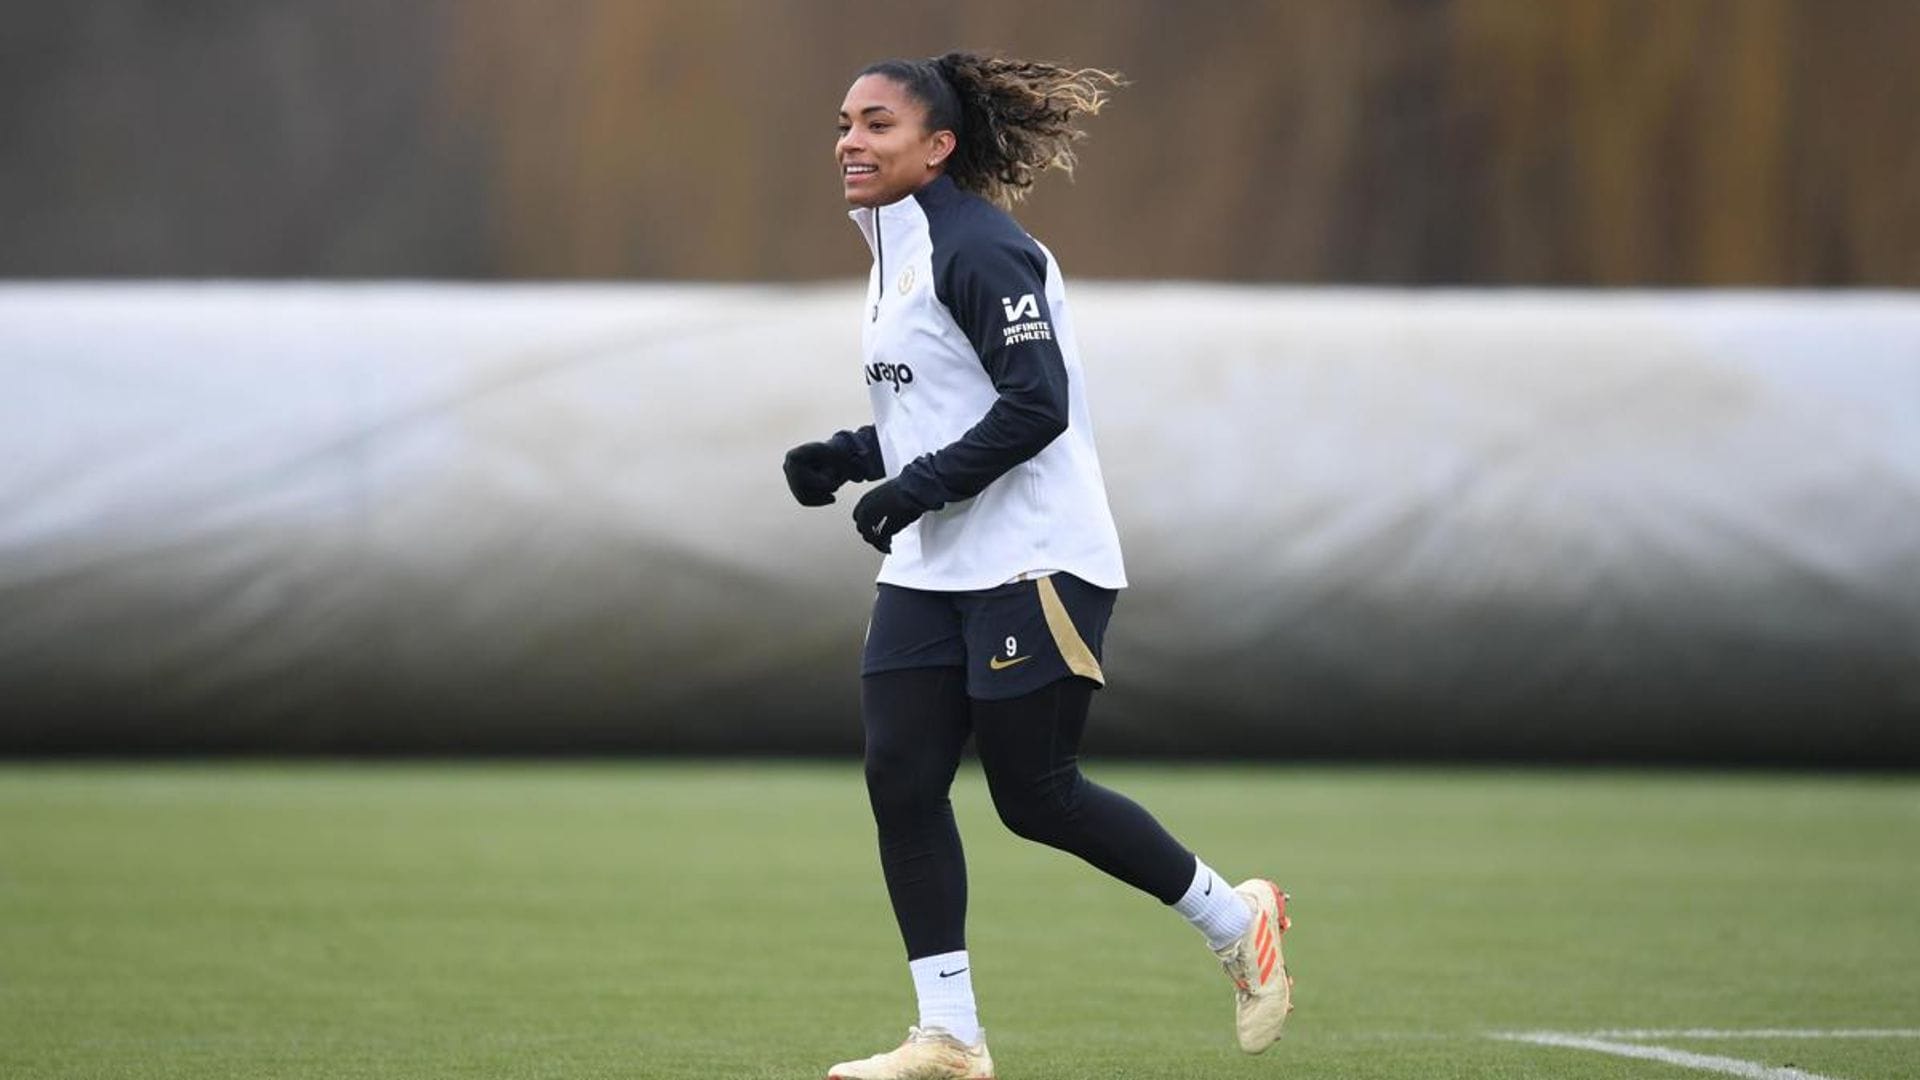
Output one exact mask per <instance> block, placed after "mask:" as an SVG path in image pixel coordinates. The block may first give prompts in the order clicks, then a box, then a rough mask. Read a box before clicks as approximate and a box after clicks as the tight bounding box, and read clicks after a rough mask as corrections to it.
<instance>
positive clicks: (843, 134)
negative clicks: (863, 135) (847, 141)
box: [833, 124, 853, 139]
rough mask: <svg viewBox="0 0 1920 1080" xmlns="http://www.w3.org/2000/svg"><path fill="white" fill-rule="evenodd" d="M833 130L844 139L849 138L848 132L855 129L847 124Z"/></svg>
mask: <svg viewBox="0 0 1920 1080" xmlns="http://www.w3.org/2000/svg"><path fill="white" fill-rule="evenodd" d="M833 130H834V131H835V132H837V133H839V135H840V137H841V138H843V139H844V138H846V137H847V132H849V131H852V130H853V129H852V128H850V127H848V126H847V125H845V124H841V125H840V126H838V127H836V128H834V129H833Z"/></svg>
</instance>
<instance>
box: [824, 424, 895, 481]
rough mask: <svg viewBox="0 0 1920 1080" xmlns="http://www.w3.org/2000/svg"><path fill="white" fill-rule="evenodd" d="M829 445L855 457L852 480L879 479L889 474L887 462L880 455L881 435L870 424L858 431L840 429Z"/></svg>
mask: <svg viewBox="0 0 1920 1080" xmlns="http://www.w3.org/2000/svg"><path fill="white" fill-rule="evenodd" d="M827 445H829V446H832V447H833V448H835V449H837V450H839V451H840V452H841V453H844V454H846V455H847V456H848V457H849V458H852V459H853V469H854V474H853V476H851V477H849V479H852V480H878V479H880V478H881V477H883V476H885V475H887V463H886V460H885V459H884V458H882V457H881V455H880V436H879V435H877V434H875V433H874V430H873V425H872V424H868V425H866V426H865V427H862V428H860V429H858V430H856V431H838V432H835V433H834V436H833V438H831V439H828V440H827Z"/></svg>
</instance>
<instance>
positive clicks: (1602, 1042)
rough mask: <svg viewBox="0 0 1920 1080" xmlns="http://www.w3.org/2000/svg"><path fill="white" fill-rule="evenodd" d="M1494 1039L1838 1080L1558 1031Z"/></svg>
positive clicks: (1746, 1072)
mask: <svg viewBox="0 0 1920 1080" xmlns="http://www.w3.org/2000/svg"><path fill="white" fill-rule="evenodd" d="M1494 1038H1496V1039H1505V1040H1507V1041H1509V1042H1524V1043H1533V1044H1535V1045H1538V1046H1565V1047H1571V1048H1572V1049H1575V1050H1592V1051H1595V1052H1596V1053H1601V1054H1613V1055H1615V1056H1616V1057H1627V1058H1639V1059H1640V1060H1642V1061H1658V1062H1661V1063H1662V1064H1666V1065H1678V1066H1680V1067H1681V1068H1686V1069H1705V1070H1707V1071H1709V1072H1717V1073H1725V1074H1727V1075H1728V1076H1739V1077H1744V1078H1746V1080H1834V1078H1833V1077H1829V1076H1822V1075H1820V1074H1819V1073H1810V1072H1806V1071H1805V1070H1802V1069H1790V1068H1786V1067H1784V1066H1774V1065H1762V1064H1760V1063H1759V1062H1757V1061H1742V1060H1741V1059H1739V1058H1730V1057H1720V1056H1719V1055H1717V1054H1695V1053H1691V1052H1689V1051H1686V1050H1675V1049H1673V1048H1672V1047H1667V1046H1648V1045H1645V1044H1643V1043H1629V1042H1610V1041H1608V1040H1606V1039H1595V1038H1590V1037H1588V1036H1585V1035H1568V1034H1565V1033H1562V1032H1558V1031H1513V1032H1502V1033H1499V1034H1496V1035H1495V1036H1494Z"/></svg>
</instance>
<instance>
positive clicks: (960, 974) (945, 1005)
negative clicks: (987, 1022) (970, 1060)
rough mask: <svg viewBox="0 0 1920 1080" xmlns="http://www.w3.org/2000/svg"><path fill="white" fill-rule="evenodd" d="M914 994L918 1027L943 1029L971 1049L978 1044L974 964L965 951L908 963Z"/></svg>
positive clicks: (978, 1025) (978, 1019) (942, 954)
mask: <svg viewBox="0 0 1920 1080" xmlns="http://www.w3.org/2000/svg"><path fill="white" fill-rule="evenodd" d="M907 967H908V968H910V969H912V971H913V992H914V993H916V994H918V995H919V996H920V1026H921V1027H923V1028H926V1027H937V1028H944V1029H946V1031H947V1032H948V1033H949V1034H951V1035H952V1036H953V1037H954V1038H956V1039H959V1040H960V1041H961V1042H963V1043H966V1044H967V1045H968V1046H972V1045H973V1044H974V1043H977V1042H979V1041H980V1014H979V1012H978V1011H976V1009H975V1008H974V1004H973V964H972V963H971V962H969V961H968V960H967V950H965V949H961V950H960V951H958V952H948V953H941V954H940V955H938V956H923V957H921V958H920V959H918V960H909V961H907Z"/></svg>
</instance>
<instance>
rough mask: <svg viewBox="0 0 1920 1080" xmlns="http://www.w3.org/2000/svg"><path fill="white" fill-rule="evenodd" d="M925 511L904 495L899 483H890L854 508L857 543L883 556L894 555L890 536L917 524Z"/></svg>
mask: <svg viewBox="0 0 1920 1080" xmlns="http://www.w3.org/2000/svg"><path fill="white" fill-rule="evenodd" d="M927 510H928V507H927V506H925V505H923V504H922V503H921V502H920V500H918V499H916V498H914V497H913V496H911V495H909V494H907V493H906V491H905V490H903V489H902V488H901V487H900V482H899V481H898V480H889V481H887V482H886V483H884V484H881V485H880V486H878V487H876V488H874V489H873V490H872V491H869V492H867V493H866V494H865V495H862V496H861V497H860V501H859V502H857V503H855V504H853V527H854V528H855V529H857V530H859V533H860V539H862V540H865V541H866V542H867V543H869V544H872V545H873V546H874V547H875V548H877V549H879V550H880V551H881V552H883V553H885V554H892V552H893V534H895V533H897V532H899V531H900V530H901V529H904V528H906V527H907V526H909V525H911V524H913V523H914V522H916V521H918V520H920V515H921V514H924V513H926V512H927Z"/></svg>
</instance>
